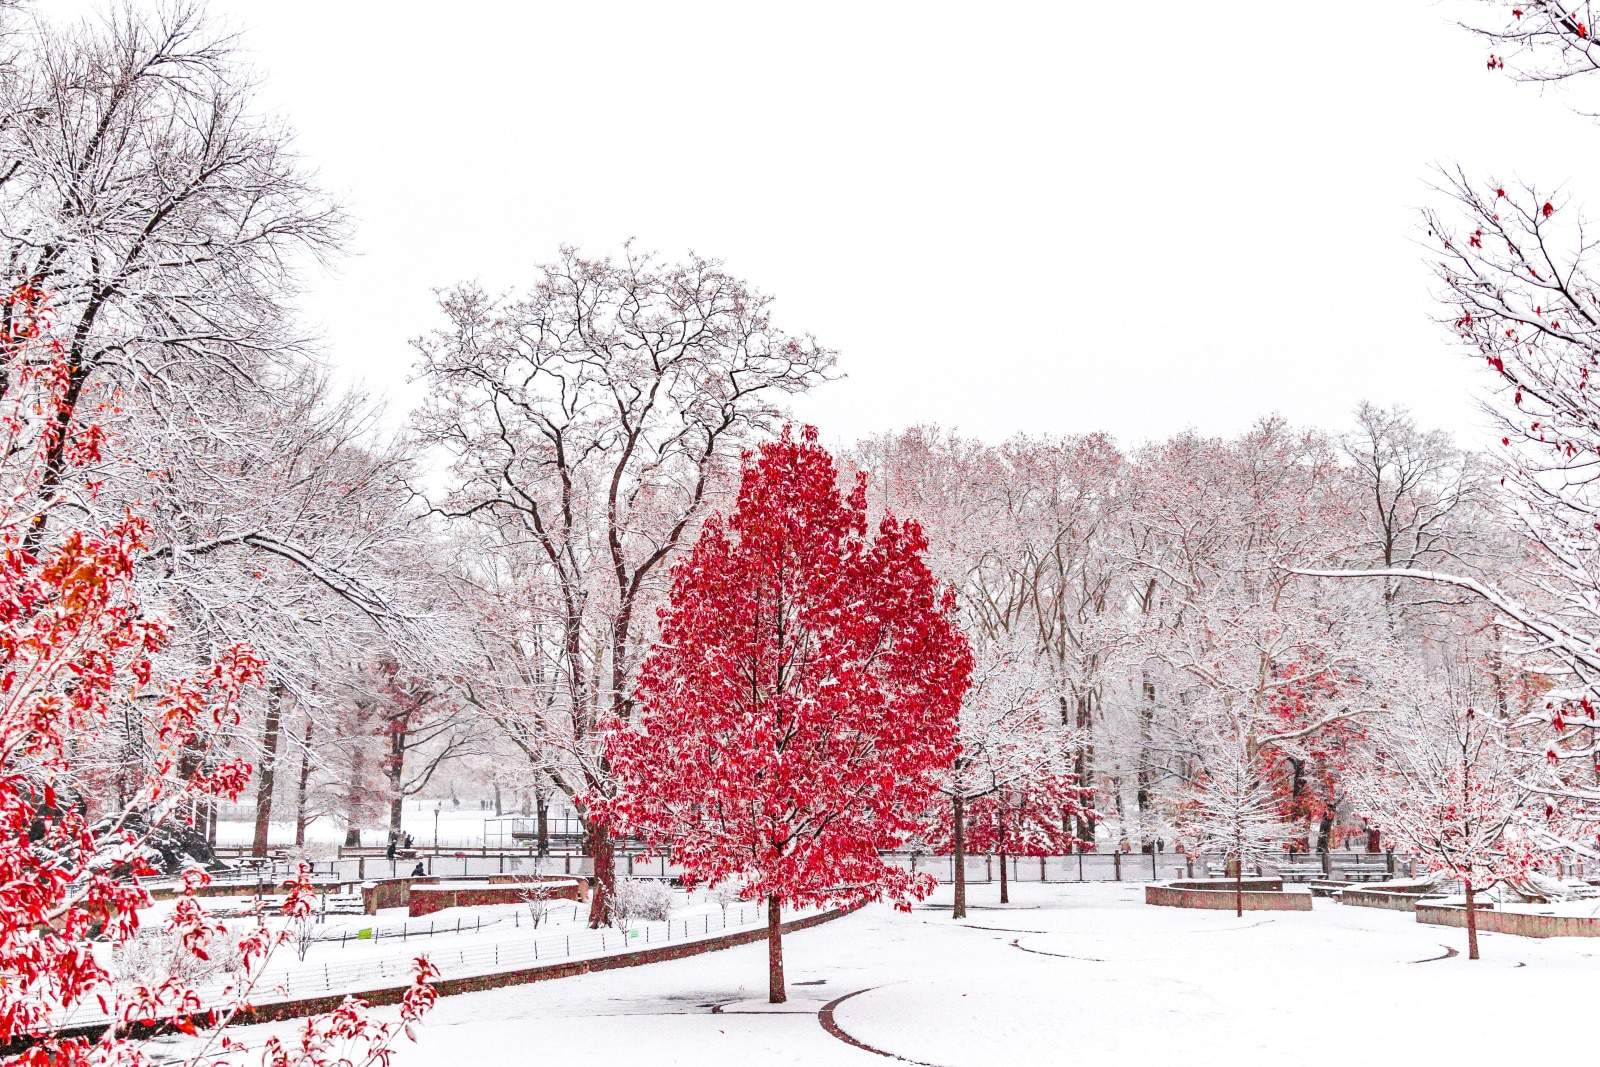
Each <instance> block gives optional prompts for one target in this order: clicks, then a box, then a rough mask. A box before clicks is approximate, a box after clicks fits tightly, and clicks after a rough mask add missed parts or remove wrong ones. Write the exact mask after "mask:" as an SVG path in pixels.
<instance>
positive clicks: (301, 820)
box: [294, 714, 314, 848]
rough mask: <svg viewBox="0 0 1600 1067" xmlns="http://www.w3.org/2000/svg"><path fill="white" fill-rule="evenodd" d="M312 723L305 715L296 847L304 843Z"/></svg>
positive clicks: (308, 793) (308, 791)
mask: <svg viewBox="0 0 1600 1067" xmlns="http://www.w3.org/2000/svg"><path fill="white" fill-rule="evenodd" d="M313 726H314V723H313V721H312V719H311V716H310V715H309V714H308V715H307V716H306V736H305V744H304V745H303V746H302V747H301V749H300V782H299V787H298V788H297V789H296V790H295V797H294V844H295V847H296V848H299V847H301V846H302V845H304V844H305V843H306V803H307V801H308V800H309V799H310V790H309V789H308V788H307V787H308V786H310V784H311V730H312V727H313Z"/></svg>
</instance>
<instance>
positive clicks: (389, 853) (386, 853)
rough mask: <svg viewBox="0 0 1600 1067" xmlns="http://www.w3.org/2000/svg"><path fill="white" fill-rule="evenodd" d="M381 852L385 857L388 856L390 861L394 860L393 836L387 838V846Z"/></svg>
mask: <svg viewBox="0 0 1600 1067" xmlns="http://www.w3.org/2000/svg"><path fill="white" fill-rule="evenodd" d="M383 854H384V856H385V857H387V858H388V860H389V862H390V863H393V862H394V838H393V837H390V838H389V847H388V848H385V849H384V850H383Z"/></svg>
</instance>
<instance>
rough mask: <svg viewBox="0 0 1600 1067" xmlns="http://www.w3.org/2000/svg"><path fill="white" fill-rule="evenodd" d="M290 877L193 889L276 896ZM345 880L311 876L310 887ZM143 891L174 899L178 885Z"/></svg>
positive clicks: (328, 887) (332, 886) (327, 887)
mask: <svg viewBox="0 0 1600 1067" xmlns="http://www.w3.org/2000/svg"><path fill="white" fill-rule="evenodd" d="M292 881H293V879H290V878H268V879H264V880H262V881H259V882H213V883H211V884H210V885H203V886H200V887H199V888H198V889H196V890H195V891H194V895H195V896H197V897H255V896H269V897H270V896H278V895H280V894H283V893H287V892H288V891H289V885H290V883H291V882H292ZM348 884H349V883H347V882H336V881H331V880H329V879H328V878H325V877H323V878H313V879H312V880H311V889H312V891H313V892H323V891H332V890H337V889H338V888H339V887H340V886H341V885H348ZM145 892H147V893H149V894H150V899H151V900H174V899H176V898H177V897H178V896H179V895H180V893H179V887H178V886H177V885H176V884H174V883H172V882H162V883H159V884H156V885H146V886H145Z"/></svg>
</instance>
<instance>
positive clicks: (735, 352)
mask: <svg viewBox="0 0 1600 1067" xmlns="http://www.w3.org/2000/svg"><path fill="white" fill-rule="evenodd" d="M771 304H772V301H771V298H770V297H768V296H766V295H765V294H763V293H761V292H759V291H757V290H755V289H754V288H752V287H751V286H749V285H747V284H746V283H745V282H743V281H741V280H740V279H738V278H735V277H733V276H732V275H730V274H729V273H728V272H727V271H726V270H724V269H723V267H722V265H721V264H719V263H717V262H715V261H712V260H707V259H702V258H699V257H691V258H690V259H688V260H687V261H685V262H682V263H673V264H668V263H662V262H660V261H659V260H657V259H656V258H655V257H653V256H651V255H647V254H642V253H640V252H638V251H636V250H634V249H632V248H631V247H630V248H628V249H627V250H626V251H625V253H624V255H623V257H622V259H621V260H620V261H613V260H610V259H588V258H584V257H583V256H581V255H580V254H579V253H578V252H577V251H576V250H574V249H570V248H568V249H563V250H562V253H561V256H560V258H559V259H557V260H556V261H555V262H553V263H550V264H547V265H546V266H544V267H543V268H542V269H541V271H540V277H539V280H538V282H537V283H536V284H535V285H534V287H533V288H532V290H531V291H530V292H529V293H528V294H527V295H525V296H523V297H522V298H520V299H517V300H512V301H497V300H494V299H491V298H490V297H489V296H487V295H486V294H485V293H484V292H483V291H482V290H481V289H479V288H477V287H475V286H462V287H458V288H456V289H453V290H450V291H448V292H447V293H445V294H444V296H443V297H442V300H441V307H442V309H443V311H444V314H445V316H446V318H447V319H448V325H447V327H446V328H445V329H444V330H442V331H439V332H437V333H435V334H434V335H432V336H430V337H427V338H424V339H422V340H421V341H419V342H418V345H417V347H418V352H419V355H420V363H419V370H420V374H421V376H422V378H423V380H424V381H425V382H426V383H427V385H428V388H429V399H428V401H427V403H426V404H425V406H424V408H423V409H422V411H421V412H420V413H419V414H418V416H417V429H418V432H419V436H420V439H421V440H422V442H423V443H424V444H425V445H428V446H432V447H436V448H438V449H440V450H441V451H442V452H443V453H444V454H445V455H447V456H448V457H449V461H450V475H451V485H450V489H449V491H448V493H447V494H446V495H445V496H444V497H443V498H442V499H441V500H440V501H439V502H438V504H437V510H438V511H439V512H440V513H442V514H444V515H446V516H448V517H450V518H452V519H455V520H458V521H459V522H460V523H462V524H463V525H471V526H473V527H475V528H476V530H477V532H478V533H479V534H480V535H481V536H482V538H483V542H484V545H485V548H486V550H487V551H489V552H491V553H493V554H503V555H506V556H515V557H518V558H517V560H516V563H517V566H516V580H517V581H518V582H519V583H525V584H527V585H529V586H531V587H535V588H537V589H538V590H539V593H538V595H537V596H535V597H531V598H528V599H527V600H525V601H524V603H527V604H531V605H534V606H536V607H537V608H538V610H539V612H540V624H539V626H538V627H537V628H535V627H533V626H527V627H523V628H522V629H521V632H520V633H519V634H518V635H517V636H516V640H517V641H518V642H519V643H520V644H521V645H522V648H521V651H520V655H519V656H518V657H517V658H520V659H523V660H524V661H531V662H533V663H538V664H541V665H542V666H543V667H544V668H547V670H546V674H545V688H544V691H543V692H541V693H540V694H539V695H538V698H537V699H535V700H533V701H529V702H526V703H523V704H520V705H511V706H509V707H502V708H500V709H498V711H497V713H496V717H497V719H498V720H499V721H500V722H502V723H504V724H507V726H508V727H509V728H510V729H511V730H513V731H515V732H516V733H517V734H518V737H517V744H518V747H519V748H521V749H523V750H525V751H528V752H530V753H534V754H535V758H534V763H533V766H531V767H530V777H535V776H537V777H541V778H542V777H546V776H548V778H549V779H550V780H552V781H554V782H555V783H556V785H557V786H558V788H560V789H561V790H562V792H564V793H565V794H566V795H567V796H569V797H573V798H576V797H579V796H583V797H590V798H600V797H603V796H604V795H605V793H606V792H607V791H608V789H609V782H610V772H609V770H608V768H607V766H606V763H605V758H604V755H603V754H602V752H601V734H600V731H599V730H598V728H597V723H598V722H599V720H600V719H602V718H606V717H617V718H624V719H625V718H627V717H628V716H629V715H630V714H631V712H632V708H633V684H634V674H635V670H636V668H637V666H638V661H639V656H640V653H641V651H642V650H643V648H644V647H645V646H646V644H647V643H648V639H649V633H648V626H649V623H650V618H649V616H650V608H651V607H652V606H653V605H654V604H655V603H657V602H658V599H659V597H660V595H661V592H662V587H663V586H664V584H665V577H666V569H667V566H668V565H669V564H670V562H671V560H672V557H673V556H674V555H675V554H676V553H677V552H678V551H679V550H680V548H681V547H682V546H683V545H684V544H685V543H686V541H687V540H688V539H690V538H692V537H693V536H694V530H695V526H696V524H697V523H698V522H699V521H700V520H701V518H702V517H703V514H704V511H705V505H706V500H707V495H708V493H709V492H710V491H711V490H712V489H713V488H714V487H716V486H717V485H718V484H719V479H720V478H722V477H724V476H725V474H727V473H728V472H729V471H731V468H732V467H733V464H734V460H735V458H736V457H737V455H738V453H739V450H740V448H741V447H742V442H743V441H745V440H747V439H748V438H749V436H750V435H751V434H752V433H753V432H756V431H760V430H761V429H763V428H764V427H766V426H767V425H768V424H769V422H770V421H771V420H772V419H773V418H774V416H775V415H776V414H777V406H776V405H777V404H779V403H780V402H781V401H782V399H783V398H784V397H786V396H788V395H791V394H794V393H798V392H802V391H804V390H806V389H808V388H810V387H811V386H812V385H814V384H816V383H818V382H820V381H822V380H824V379H825V378H826V376H827V373H828V371H829V369H830V368H831V367H832V365H833V354H832V353H831V352H830V351H828V350H827V349H825V348H822V347H820V346H818V345H817V344H816V343H815V342H814V341H813V340H812V339H811V338H809V337H804V336H797V335H791V334H788V333H785V332H784V331H782V330H780V329H778V328H777V327H776V326H775V325H774V324H773V322H772V317H771ZM532 642H538V643H539V644H540V645H541V646H543V647H540V648H537V649H535V648H532V647H530V645H531V643H532ZM527 685H528V682H527V681H526V680H525V679H514V680H512V681H511V683H510V684H508V686H507V687H506V688H509V689H526V687H527ZM493 688H494V687H493V686H486V687H483V693H484V695H488V694H489V692H490V691H491V690H492V689H493ZM587 829H588V831H589V839H590V840H589V851H590V853H591V855H593V857H594V863H595V873H596V876H597V880H598V886H597V891H596V893H595V894H594V897H593V903H592V908H591V921H592V922H593V923H595V924H598V923H600V922H602V921H604V917H605V898H606V895H607V893H608V892H609V887H610V885H611V881H612V879H613V878H614V876H615V872H614V869H613V859H612V844H611V839H610V838H609V837H608V836H607V835H606V832H605V830H604V828H603V827H602V826H601V825H599V824H595V825H593V826H589V827H587Z"/></svg>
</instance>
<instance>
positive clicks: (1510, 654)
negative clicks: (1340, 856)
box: [1307, 0, 1600, 857]
mask: <svg viewBox="0 0 1600 1067" xmlns="http://www.w3.org/2000/svg"><path fill="white" fill-rule="evenodd" d="M1469 6H1470V8H1471V9H1472V11H1473V16H1472V17H1471V18H1469V19H1468V20H1467V21H1468V25H1469V26H1471V27H1472V28H1473V29H1475V30H1476V31H1477V32H1479V33H1480V34H1482V35H1483V36H1484V37H1485V38H1486V39H1488V40H1489V41H1490V48H1491V51H1490V55H1489V66H1490V68H1491V69H1504V70H1506V71H1508V72H1510V73H1512V74H1514V75H1515V76H1517V77H1520V78H1524V79H1527V80H1531V81H1537V82H1550V81H1568V80H1570V81H1571V83H1572V84H1571V85H1570V88H1571V89H1572V90H1573V91H1574V92H1581V91H1583V90H1584V89H1586V88H1588V83H1589V82H1592V81H1593V80H1594V79H1592V78H1589V77H1588V76H1589V75H1592V74H1594V73H1595V71H1596V67H1595V65H1594V62H1593V60H1594V58H1595V57H1596V55H1597V53H1596V52H1595V50H1594V44H1593V40H1592V37H1593V32H1594V24H1593V22H1592V21H1591V15H1592V11H1591V8H1590V5H1589V4H1587V3H1582V4H1577V5H1561V4H1556V3H1545V2H1536V3H1509V2H1507V3H1501V2H1498V0H1495V2H1488V0H1484V2H1479V3H1473V4H1471V5H1469ZM1586 110H1590V111H1593V108H1586ZM1440 185H1441V188H1440V194H1441V199H1440V203H1439V204H1438V205H1437V206H1435V207H1431V208H1429V209H1428V210H1427V211H1425V212H1424V216H1423V221H1424V224H1425V226H1426V230H1427V235H1428V238H1429V240H1430V243H1431V244H1432V245H1433V247H1434V259H1433V267H1434V272H1435V275H1436V277H1437V279H1438V282H1439V296H1440V300H1441V302H1442V304H1443V305H1444V314H1443V315H1442V316H1441V318H1442V320H1443V321H1444V322H1445V323H1448V324H1449V326H1450V327H1451V329H1452V330H1453V331H1454V332H1455V333H1456V335H1457V336H1458V337H1459V338H1460V339H1461V340H1462V342H1463V343H1464V346H1465V347H1467V349H1468V350H1469V351H1471V352H1472V353H1473V354H1474V355H1475V356H1476V357H1477V358H1479V359H1481V360H1482V361H1483V365H1484V366H1485V367H1486V368H1487V370H1488V376H1489V380H1490V381H1491V382H1492V385H1493V397H1492V400H1491V401H1490V410H1491V412H1492V414H1493V416H1494V418H1495V420H1496V428H1497V431H1498V432H1497V434H1496V436H1497V437H1498V441H1497V444H1498V445H1499V452H1498V454H1497V455H1496V456H1495V457H1494V458H1495V460H1496V462H1495V466H1496V467H1497V468H1498V470H1497V473H1498V474H1499V476H1500V477H1499V491H1498V492H1497V493H1496V494H1494V500H1495V503H1496V505H1497V507H1498V509H1499V510H1500V512H1501V513H1502V515H1503V521H1504V522H1505V524H1506V526H1507V528H1508V530H1509V534H1508V537H1507V540H1508V541H1510V542H1511V543H1512V545H1513V547H1514V549H1515V551H1514V555H1513V558H1512V559H1511V560H1509V561H1507V562H1506V563H1505V564H1504V565H1502V566H1500V567H1498V568H1495V569H1494V570H1493V571H1492V572H1491V573H1484V572H1483V571H1482V570H1480V569H1478V568H1474V567H1471V566H1464V565H1463V564H1462V561H1459V560H1438V561H1423V562H1411V561H1402V562H1400V563H1398V564H1396V565H1393V566H1380V567H1370V568H1344V569H1340V570H1338V571H1337V572H1336V573H1338V574H1340V575H1342V576H1344V577H1363V578H1374V579H1383V580H1385V581H1392V580H1393V579H1397V578H1398V579H1411V580H1413V581H1417V582H1429V583H1432V584H1433V585H1434V586H1436V587H1441V588H1446V589H1453V590H1456V591H1460V592H1463V593H1466V594H1470V595H1471V596H1472V597H1474V598H1476V599H1477V600H1478V602H1479V603H1481V604H1482V605H1484V606H1485V607H1487V609H1489V610H1490V611H1492V612H1493V614H1494V616H1495V618H1496V620H1497V621H1498V622H1499V623H1500V624H1501V625H1502V627H1503V633H1504V636H1505V647H1504V649H1503V650H1502V653H1503V658H1504V660H1505V661H1506V662H1507V663H1511V664H1515V665H1516V666H1517V667H1518V668H1519V669H1520V670H1522V671H1527V672H1536V673H1542V674H1546V675H1548V676H1549V677H1550V678H1552V680H1553V681H1554V687H1553V688H1551V689H1550V691H1549V693H1548V695H1547V697H1546V699H1545V700H1543V701H1540V702H1535V703H1531V704H1529V705H1527V706H1526V707H1524V708H1523V709H1522V710H1521V711H1520V712H1519V714H1520V715H1521V718H1520V719H1519V720H1517V721H1514V722H1511V723H1508V724H1506V725H1507V732H1508V736H1510V737H1512V738H1516V739H1520V740H1518V741H1517V742H1516V743H1518V744H1522V745H1524V746H1525V747H1526V748H1527V750H1528V754H1530V755H1536V756H1539V757H1542V762H1540V761H1537V760H1536V761H1535V766H1536V767H1537V769H1536V770H1533V771H1530V773H1531V774H1532V777H1531V778H1530V779H1529V782H1528V784H1529V785H1530V786H1532V787H1533V788H1534V789H1535V790H1536V791H1537V792H1539V793H1540V794H1541V795H1542V796H1544V797H1545V799H1546V800H1547V801H1548V802H1549V803H1550V804H1551V805H1552V807H1553V808H1554V810H1555V813H1556V816H1557V818H1556V819H1554V820H1552V821H1551V822H1550V823H1549V824H1548V825H1541V827H1540V828H1539V832H1540V833H1541V835H1545V836H1546V837H1547V843H1550V844H1559V845H1562V846H1564V847H1567V848H1571V849H1574V850H1577V851H1580V852H1582V853H1585V854H1587V855H1589V856H1591V857H1594V856H1600V721H1597V719H1596V716H1595V711H1594V708H1595V704H1596V698H1597V686H1600V607H1597V605H1600V524H1597V523H1596V521H1595V520H1596V515H1597V514H1600V494H1597V490H1596V483H1595V479H1594V477H1593V472H1592V469H1591V467H1592V464H1593V462H1594V458H1595V456H1596V455H1600V402H1597V401H1596V400H1595V398H1594V396H1593V395H1592V393H1593V390H1592V389H1591V388H1590V385H1591V381H1590V379H1591V374H1592V371H1593V368H1594V367H1595V366H1596V362H1597V360H1600V300H1597V294H1600V273H1597V270H1596V267H1595V264H1594V246H1593V242H1592V241H1591V240H1590V239H1589V238H1588V235H1587V231H1586V228H1585V225H1584V221H1583V218H1582V213H1581V212H1580V210H1579V209H1578V208H1577V207H1576V206H1575V205H1574V204H1573V203H1572V202H1571V201H1570V199H1569V198H1568V197H1567V196H1566V195H1564V194H1563V193H1561V192H1558V191H1555V190H1553V189H1548V188H1541V187H1540V186H1539V185H1538V184H1536V183H1531V182H1529V183H1522V182H1513V181H1506V180H1500V179H1498V178H1494V177H1487V178H1474V177H1472V176H1470V175H1468V174H1467V173H1465V172H1464V171H1462V170H1460V169H1459V168H1457V169H1453V170H1448V171H1446V172H1445V173H1444V174H1443V175H1442V181H1441V183H1440ZM1307 573H1325V572H1323V571H1321V570H1319V569H1317V568H1315V567H1314V566H1309V567H1308V569H1307ZM1533 725H1540V726H1542V727H1543V730H1542V736H1541V735H1538V734H1535V733H1534V732H1533V731H1531V730H1529V729H1527V727H1530V726H1533ZM1534 738H1537V740H1536V741H1535V740H1534Z"/></svg>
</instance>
